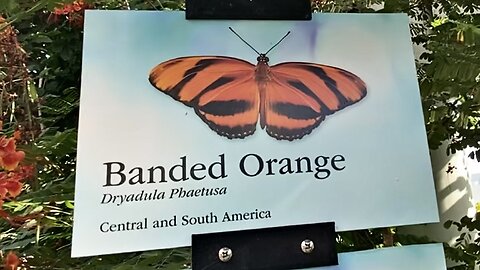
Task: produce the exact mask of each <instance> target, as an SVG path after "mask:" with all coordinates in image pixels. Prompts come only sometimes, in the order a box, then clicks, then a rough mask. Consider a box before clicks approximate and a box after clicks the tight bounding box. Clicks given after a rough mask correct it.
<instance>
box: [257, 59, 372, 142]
mask: <svg viewBox="0 0 480 270" xmlns="http://www.w3.org/2000/svg"><path fill="white" fill-rule="evenodd" d="M366 93H367V91H366V86H365V83H364V82H363V81H362V80H361V79H360V78H358V77H357V76H356V75H354V74H353V73H350V72H348V71H345V70H343V69H340V68H336V67H331V66H326V65H319V64H312V63H293V62H291V63H290V62H289V63H282V64H278V65H275V66H272V67H271V68H270V78H269V80H268V82H267V84H266V89H265V101H263V102H265V104H266V106H265V111H264V112H261V113H263V114H265V116H264V117H265V119H266V131H267V133H268V134H269V135H270V136H272V137H274V138H277V139H287V140H294V139H300V138H302V137H303V136H305V135H307V134H309V133H310V132H311V131H312V130H313V129H314V128H316V127H317V126H318V125H319V124H320V123H321V121H323V119H324V118H325V116H326V115H329V114H332V113H334V112H336V111H338V110H341V109H343V108H345V107H347V106H349V105H351V104H354V103H356V102H358V101H359V100H361V99H362V98H363V97H365V95H366Z"/></svg>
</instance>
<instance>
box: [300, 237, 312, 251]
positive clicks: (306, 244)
mask: <svg viewBox="0 0 480 270" xmlns="http://www.w3.org/2000/svg"><path fill="white" fill-rule="evenodd" d="M300 247H301V248H302V251H303V253H305V254H308V253H312V251H313V250H314V249H315V245H314V244H313V241H312V240H310V239H305V240H303V241H302V244H300Z"/></svg>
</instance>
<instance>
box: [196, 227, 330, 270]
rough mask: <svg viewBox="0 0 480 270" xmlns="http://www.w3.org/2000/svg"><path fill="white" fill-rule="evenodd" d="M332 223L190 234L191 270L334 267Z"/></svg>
mask: <svg viewBox="0 0 480 270" xmlns="http://www.w3.org/2000/svg"><path fill="white" fill-rule="evenodd" d="M335 237H336V234H335V223H333V222H327V223H317V224H305V225H295V226H286V227H274V228H264V229H255V230H243V231H231V232H220V233H208V234H194V235H192V268H193V270H227V269H228V270H240V269H248V270H260V269H262V270H263V269H265V270H266V269H269V270H283V269H298V268H308V267H319V266H329V265H337V264H338V257H337V251H336V247H335Z"/></svg>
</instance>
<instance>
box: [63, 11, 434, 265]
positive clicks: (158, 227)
mask: <svg viewBox="0 0 480 270" xmlns="http://www.w3.org/2000/svg"><path fill="white" fill-rule="evenodd" d="M230 28H231V29H232V30H233V31H235V33H236V34H235V33H234V32H233V31H232V30H231V29H230ZM287 33H289V34H288V35H287V36H285V35H286V34H287ZM237 35H238V36H237ZM239 37H241V38H242V39H243V40H244V41H246V42H248V43H249V44H250V46H251V47H253V48H255V50H257V51H258V54H257V52H255V51H254V50H252V48H250V47H249V46H247V44H246V43H245V42H244V41H242V40H241V39H240V38H239ZM282 37H285V38H284V39H283V40H281V39H282ZM279 41H280V42H279ZM277 42H279V43H278V44H277V45H276V47H275V44H276V43H277ZM272 47H274V48H273V49H272V50H271V51H269V52H268V54H267V55H265V54H264V53H266V52H267V51H268V50H269V49H270V48H272ZM266 57H268V59H267V58H266ZM257 58H258V59H257ZM75 192H76V194H75V220H74V228H73V233H74V234H73V248H72V255H73V256H75V257H78V256H89V255H96V254H106V253H118V252H128V251H139V250H149V249H160V248H169V247H179V246H189V245H190V237H191V234H193V233H196V234H198V233H207V232H218V231H229V230H242V229H252V228H263V227H275V226H284V225H293V224H305V223H317V222H324V221H335V222H336V226H337V230H338V231H344V230H355V229H362V228H373V227H386V226H395V225H404V224H413V223H428V222H436V221H437V220H438V214H437V206H436V199H435V193H434V186H433V178H432V173H431V166H430V160H429V155H428V147H427V141H426V135H425V128H424V123H423V116H422V109H421V104H420V98H419V90H418V85H417V81H416V73H415V66H414V60H413V53H412V44H411V41H410V37H409V29H408V19H407V16H406V15H399V14H395V15H394V14H375V15H357V14H355V15H353V14H315V15H314V16H313V19H312V20H311V21H222V20H220V21H187V20H185V19H184V14H183V13H180V12H142V11H135V12H125V11H87V12H86V21H85V41H84V57H83V75H82V89H81V106H80V126H79V137H78V159H77V175H76V191H75ZM91 239H96V241H94V243H93V244H92V241H91Z"/></svg>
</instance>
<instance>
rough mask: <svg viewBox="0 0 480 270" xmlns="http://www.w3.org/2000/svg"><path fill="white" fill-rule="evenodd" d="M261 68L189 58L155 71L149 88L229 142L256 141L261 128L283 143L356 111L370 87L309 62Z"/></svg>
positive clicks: (261, 56)
mask: <svg viewBox="0 0 480 270" xmlns="http://www.w3.org/2000/svg"><path fill="white" fill-rule="evenodd" d="M229 29H230V30H231V31H232V32H233V33H234V34H235V35H237V36H238V37H239V38H240V39H241V40H242V41H243V42H245V43H246V44H247V45H248V46H249V47H250V48H252V49H253V50H254V51H255V52H256V53H257V54H258V58H257V61H258V63H257V65H253V64H251V63H249V62H247V61H244V60H241V59H238V58H233V57H228V56H187V57H179V58H175V59H171V60H168V61H165V62H163V63H160V64H158V65H157V66H155V67H154V68H153V69H152V70H151V72H150V76H149V80H150V83H151V84H152V85H153V86H154V87H155V88H157V89H158V90H160V91H162V92H164V93H165V94H167V95H169V96H171V97H172V98H173V99H175V100H177V101H180V102H182V103H183V104H185V105H186V106H189V107H192V108H193V109H194V110H195V112H196V114H197V115H198V116H199V117H200V118H201V119H202V120H203V121H204V122H205V123H206V124H207V125H208V126H209V127H210V128H211V129H212V130H213V131H215V132H216V133H218V134H219V135H221V136H225V137H227V138H229V139H234V138H245V137H247V136H249V135H252V134H253V133H254V132H255V129H256V127H257V122H258V119H259V118H260V127H261V129H265V130H266V132H267V134H268V135H270V136H271V137H274V138H276V139H278V140H289V141H292V140H295V139H301V138H303V137H304V136H305V135H307V134H310V133H311V132H312V130H313V129H315V128H316V127H317V126H318V125H319V124H320V123H321V122H322V121H323V120H324V119H325V117H326V116H327V115H330V114H333V113H334V112H336V111H338V110H341V109H343V108H345V107H347V106H349V105H352V104H354V103H356V102H358V101H360V100H361V99H362V98H364V97H365V96H366V94H367V87H366V85H365V83H364V82H363V81H362V80H361V79H360V78H359V77H358V76H356V75H355V74H353V73H351V72H349V71H346V70H344V69H341V68H338V67H333V66H328V65H322V64H315V63H306V62H284V63H280V64H276V65H273V66H269V65H268V61H269V59H268V57H267V54H268V53H269V52H270V51H271V50H272V49H273V48H275V47H276V46H277V45H278V44H279V43H280V42H281V41H282V40H283V39H285V38H286V37H287V36H288V34H289V33H290V32H288V33H287V34H286V35H285V36H283V38H281V39H280V40H279V41H278V42H277V43H276V44H275V45H273V46H272V47H271V48H270V49H269V50H268V51H267V52H266V53H259V52H258V51H257V50H255V48H253V47H252V46H251V45H250V44H249V43H248V42H246V41H245V40H244V39H243V38H242V37H241V36H240V35H239V34H237V33H236V32H235V31H234V30H233V29H232V28H230V27H229Z"/></svg>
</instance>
